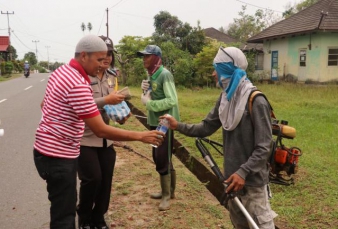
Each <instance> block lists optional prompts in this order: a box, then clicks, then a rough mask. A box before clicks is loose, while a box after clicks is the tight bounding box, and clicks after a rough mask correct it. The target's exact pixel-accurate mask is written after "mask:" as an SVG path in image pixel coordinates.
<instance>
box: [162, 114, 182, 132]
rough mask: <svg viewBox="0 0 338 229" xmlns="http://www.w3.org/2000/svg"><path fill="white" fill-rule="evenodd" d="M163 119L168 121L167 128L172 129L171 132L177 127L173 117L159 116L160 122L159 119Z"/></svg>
mask: <svg viewBox="0 0 338 229" xmlns="http://www.w3.org/2000/svg"><path fill="white" fill-rule="evenodd" d="M164 118H165V119H166V120H167V121H168V124H169V128H170V129H172V130H176V128H177V125H178V122H177V120H176V119H175V118H174V117H173V116H171V115H167V114H165V115H162V116H160V118H159V119H160V120H161V119H164Z"/></svg>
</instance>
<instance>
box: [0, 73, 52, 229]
mask: <svg viewBox="0 0 338 229" xmlns="http://www.w3.org/2000/svg"><path fill="white" fill-rule="evenodd" d="M48 77H49V74H47V73H46V74H31V75H30V77H29V78H25V77H23V76H22V77H19V78H16V79H13V80H9V81H5V82H0V120H1V124H0V129H4V131H5V133H4V136H2V137H1V136H0V229H2V228H3V229H5V228H14V229H16V228H27V229H42V228H49V207H50V203H49V201H48V198H47V190H46V183H45V181H44V180H42V179H41V178H40V177H39V175H38V173H37V171H36V168H35V165H34V161H33V143H34V137H35V130H36V128H37V125H38V123H39V120H40V118H41V111H40V102H41V101H42V99H43V95H44V92H45V88H46V84H47V81H48Z"/></svg>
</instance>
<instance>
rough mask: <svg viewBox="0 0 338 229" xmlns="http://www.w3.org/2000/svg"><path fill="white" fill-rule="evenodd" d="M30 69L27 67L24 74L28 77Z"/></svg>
mask: <svg viewBox="0 0 338 229" xmlns="http://www.w3.org/2000/svg"><path fill="white" fill-rule="evenodd" d="M29 73H30V72H29V69H27V68H26V69H25V70H24V73H23V75H24V76H25V77H26V78H27V77H28V76H29Z"/></svg>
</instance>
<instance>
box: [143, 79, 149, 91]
mask: <svg viewBox="0 0 338 229" xmlns="http://www.w3.org/2000/svg"><path fill="white" fill-rule="evenodd" d="M149 87H150V84H149V80H142V83H141V88H142V90H143V91H148V89H149Z"/></svg>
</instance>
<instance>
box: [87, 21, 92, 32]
mask: <svg viewBox="0 0 338 229" xmlns="http://www.w3.org/2000/svg"><path fill="white" fill-rule="evenodd" d="M87 29H88V30H89V33H90V31H91V30H92V29H93V26H92V23H90V22H88V24H87Z"/></svg>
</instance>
